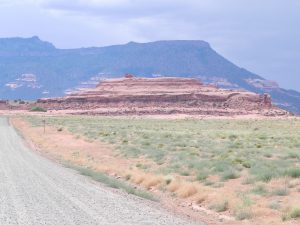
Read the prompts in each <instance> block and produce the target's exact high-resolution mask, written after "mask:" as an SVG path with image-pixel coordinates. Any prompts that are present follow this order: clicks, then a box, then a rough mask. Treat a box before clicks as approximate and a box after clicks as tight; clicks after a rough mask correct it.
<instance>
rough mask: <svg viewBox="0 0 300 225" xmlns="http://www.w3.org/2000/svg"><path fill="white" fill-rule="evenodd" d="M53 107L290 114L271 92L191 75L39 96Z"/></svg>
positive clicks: (120, 112) (107, 82) (134, 80)
mask: <svg viewBox="0 0 300 225" xmlns="http://www.w3.org/2000/svg"><path fill="white" fill-rule="evenodd" d="M37 104H38V105H39V106H41V107H44V108H47V109H50V110H77V113H79V111H80V113H89V114H101V115H142V114H195V115H216V116H219V115H220V116H228V115H229V116H230V115H248V114H257V115H268V116H279V115H287V114H288V112H286V111H284V110H281V109H279V108H277V107H275V106H273V105H272V101H271V97H270V96H269V95H268V94H264V95H259V94H255V93H252V92H248V91H242V90H225V89H219V88H217V87H215V86H211V85H204V84H203V83H201V82H200V81H198V80H196V79H192V78H174V77H160V78H136V77H134V76H132V75H126V76H125V77H124V78H119V79H109V80H104V81H102V82H100V83H99V85H98V86H97V87H96V88H95V89H91V90H85V91H80V92H77V93H72V94H70V95H68V96H66V97H62V98H48V99H39V100H38V101H37Z"/></svg>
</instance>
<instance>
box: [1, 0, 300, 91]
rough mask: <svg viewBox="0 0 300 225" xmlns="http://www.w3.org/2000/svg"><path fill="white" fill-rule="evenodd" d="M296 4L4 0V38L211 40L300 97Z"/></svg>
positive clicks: (67, 42) (64, 43) (73, 43)
mask: <svg viewBox="0 0 300 225" xmlns="http://www.w3.org/2000/svg"><path fill="white" fill-rule="evenodd" d="M299 12H300V1H298V0H286V1H282V0H264V1H259V0H210V1H207V0H152V1H148V0H73V1H67V0H0V24H1V28H2V29H1V30H0V37H10V36H23V37H24V36H25V37H27V36H33V35H38V36H40V38H42V39H44V40H47V41H50V42H52V43H54V44H55V45H56V46H57V47H60V48H70V47H71V48H76V47H82V46H103V45H111V44H120V43H126V42H129V41H137V42H147V41H155V40H162V39H164V40H171V39H196V40H205V41H208V42H209V43H210V44H211V45H212V47H213V48H215V49H216V50H217V51H218V52H220V53H221V54H222V55H224V56H225V57H227V58H228V59H230V60H232V61H233V62H234V63H236V64H238V65H239V66H241V67H245V68H247V69H249V70H251V71H253V72H254V73H257V74H259V75H262V76H264V77H266V78H268V79H273V80H276V81H278V82H279V83H280V84H281V85H282V86H284V87H287V88H294V89H297V90H300V68H299V66H298V61H300V44H299V41H298V40H300V29H298V26H299V25H298V23H299V21H300V14H299Z"/></svg>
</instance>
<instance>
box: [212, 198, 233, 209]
mask: <svg viewBox="0 0 300 225" xmlns="http://www.w3.org/2000/svg"><path fill="white" fill-rule="evenodd" d="M210 208H211V209H213V210H215V211H216V212H225V211H227V210H228V208H229V204H228V200H222V201H220V202H217V203H214V204H212V205H210Z"/></svg>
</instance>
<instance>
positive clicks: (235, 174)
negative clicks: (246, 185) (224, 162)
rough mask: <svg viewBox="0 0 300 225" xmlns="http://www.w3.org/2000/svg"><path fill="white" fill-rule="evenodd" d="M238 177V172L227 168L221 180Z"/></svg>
mask: <svg viewBox="0 0 300 225" xmlns="http://www.w3.org/2000/svg"><path fill="white" fill-rule="evenodd" d="M239 177H240V174H239V173H238V172H236V171H235V170H233V169H231V170H227V171H225V172H224V173H223V174H222V177H221V178H222V180H230V179H237V178H239Z"/></svg>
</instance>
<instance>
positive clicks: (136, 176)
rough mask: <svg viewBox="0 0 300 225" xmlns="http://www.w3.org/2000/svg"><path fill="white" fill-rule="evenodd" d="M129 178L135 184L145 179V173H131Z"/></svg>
mask: <svg viewBox="0 0 300 225" xmlns="http://www.w3.org/2000/svg"><path fill="white" fill-rule="evenodd" d="M130 180H131V181H132V182H133V183H135V184H141V183H142V182H143V181H144V180H145V175H144V174H142V173H132V174H131V177H130Z"/></svg>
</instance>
